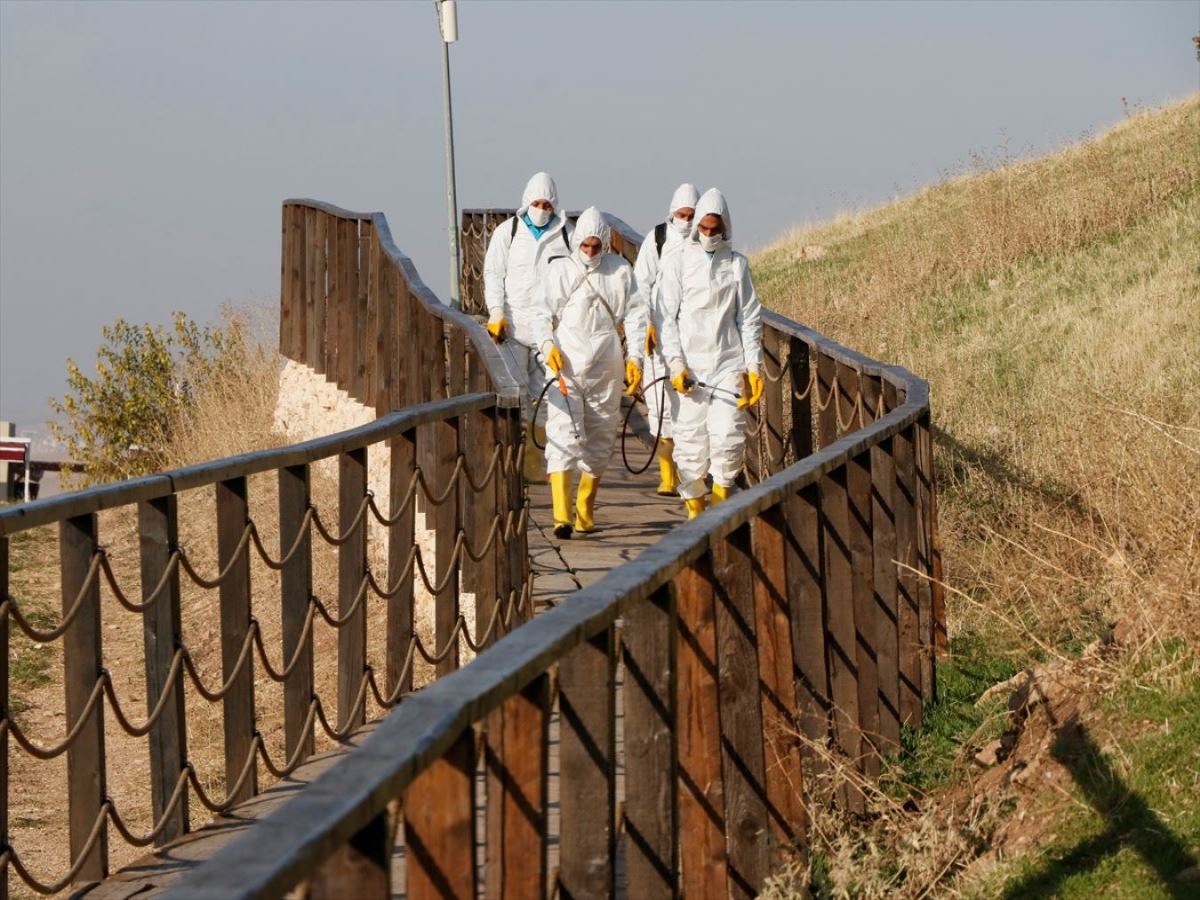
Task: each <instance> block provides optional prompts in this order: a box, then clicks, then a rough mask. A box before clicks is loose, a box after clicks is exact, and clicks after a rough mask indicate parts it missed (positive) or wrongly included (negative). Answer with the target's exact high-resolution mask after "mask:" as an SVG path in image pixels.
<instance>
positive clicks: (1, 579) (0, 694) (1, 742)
mask: <svg viewBox="0 0 1200 900" xmlns="http://www.w3.org/2000/svg"><path fill="white" fill-rule="evenodd" d="M8 598H9V594H8V538H6V537H0V603H5V602H6V601H7V600H8ZM8 623H9V617H8V616H0V704H3V707H2V712H0V717H2V718H5V719H7V718H8V716H9V710H10V709H12V700H11V699H10V698H9V696H8V665H9V663H8V654H9V648H8ZM8 803H9V799H8V729H7V728H5V729H4V731H3V733H0V844H3V845H4V846H5V847H7V846H9V837H8ZM10 870H11V866H5V867H4V870H3V871H0V900H8V873H9V871H10Z"/></svg>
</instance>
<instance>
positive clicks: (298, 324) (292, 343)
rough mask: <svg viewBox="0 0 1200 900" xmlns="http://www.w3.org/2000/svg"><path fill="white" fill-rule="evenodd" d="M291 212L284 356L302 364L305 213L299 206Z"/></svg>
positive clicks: (305, 334)
mask: <svg viewBox="0 0 1200 900" xmlns="http://www.w3.org/2000/svg"><path fill="white" fill-rule="evenodd" d="M291 210H292V223H291V228H290V234H289V237H290V240H291V250H290V252H291V258H290V259H289V261H288V280H289V282H290V283H291V308H292V327H291V330H290V337H289V344H288V350H287V354H286V355H287V356H288V358H289V359H292V360H294V361H295V362H299V363H303V362H304V361H305V360H304V345H305V341H306V340H307V337H308V324H307V323H308V305H307V304H308V301H307V290H306V289H307V286H308V280H307V278H308V276H307V271H308V264H307V263H306V262H305V257H306V250H307V247H306V240H305V230H304V222H305V211H304V208H303V207H301V206H292V207H291Z"/></svg>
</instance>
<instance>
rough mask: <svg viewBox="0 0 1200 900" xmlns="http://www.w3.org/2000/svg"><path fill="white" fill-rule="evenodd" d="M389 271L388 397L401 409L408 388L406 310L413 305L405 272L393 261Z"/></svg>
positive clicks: (393, 407)
mask: <svg viewBox="0 0 1200 900" xmlns="http://www.w3.org/2000/svg"><path fill="white" fill-rule="evenodd" d="M387 272H388V273H389V277H390V279H391V287H390V289H389V296H390V298H391V311H390V315H391V326H390V328H391V334H390V335H389V336H388V340H387V346H388V350H387V354H388V355H387V369H388V383H389V388H388V398H389V403H390V405H391V408H392V409H400V408H401V407H402V406H404V403H405V391H406V390H407V389H408V387H407V385H406V384H405V383H404V354H405V353H406V352H407V351H408V342H409V332H408V331H407V330H405V329H406V328H407V322H406V321H405V319H404V310H405V309H406V308H407V307H409V306H410V305H411V301H410V300H409V299H408V298H409V291H408V282H407V281H406V280H405V278H404V274H403V273H402V272H401V271H400V270H399V269H397V268H396V267H395V266H393V265H392V264H391V263H388V264H387Z"/></svg>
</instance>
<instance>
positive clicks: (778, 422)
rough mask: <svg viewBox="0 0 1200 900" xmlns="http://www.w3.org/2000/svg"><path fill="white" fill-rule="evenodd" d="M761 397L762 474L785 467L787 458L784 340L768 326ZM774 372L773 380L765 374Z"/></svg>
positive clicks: (768, 473)
mask: <svg viewBox="0 0 1200 900" xmlns="http://www.w3.org/2000/svg"><path fill="white" fill-rule="evenodd" d="M762 341H763V371H762V373H761V374H762V379H763V396H762V400H761V401H760V402H759V405H760V407H761V409H760V410H759V416H761V417H764V421H763V427H764V428H765V429H766V433H765V434H764V435H763V438H764V439H765V441H766V443H765V444H764V453H766V460H765V462H766V471H764V472H762V473H761V474H762V477H763V478H766V477H767V476H768V475H774V474H775V473H776V472H779V471H781V470H782V469H784V468H786V460H785V459H784V455H783V454H784V448H785V447H786V443H785V440H784V434H785V428H784V421H783V389H784V385H785V384H787V381H786V379H785V377H784V374H783V365H784V363H783V352H782V348H783V346H784V343H783V342H782V341H781V340H780V337H779V333H778V332H777V331H776V330H775V329H774V328H771V327H770V326H767V327H765V328H763V334H762ZM772 370H773V371H774V372H775V375H776V376H777V377H776V378H775V379H774V380H772V379H771V378H768V377H767V373H768V372H770V371H772Z"/></svg>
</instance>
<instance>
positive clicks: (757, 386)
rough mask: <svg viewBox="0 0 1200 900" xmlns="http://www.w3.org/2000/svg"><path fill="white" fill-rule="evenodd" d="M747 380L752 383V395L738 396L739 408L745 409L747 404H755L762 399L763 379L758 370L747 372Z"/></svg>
mask: <svg viewBox="0 0 1200 900" xmlns="http://www.w3.org/2000/svg"><path fill="white" fill-rule="evenodd" d="M746 382H747V383H748V384H749V385H750V396H749V397H739V398H738V402H737V408H738V409H745V408H746V407H747V406H753V405H754V404H756V403H757V402H758V401H759V400H761V399H762V395H763V381H762V378H761V377H760V376H759V374H758V373H757V372H747V373H746ZM743 390H744V389H743Z"/></svg>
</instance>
